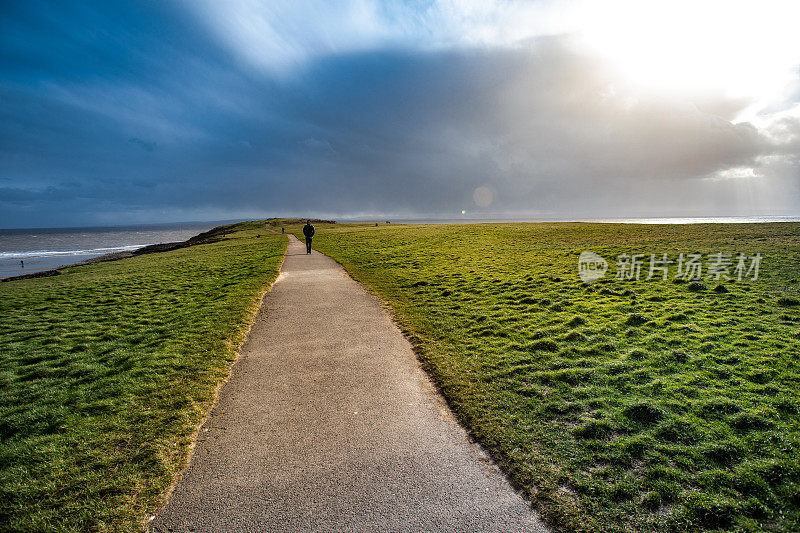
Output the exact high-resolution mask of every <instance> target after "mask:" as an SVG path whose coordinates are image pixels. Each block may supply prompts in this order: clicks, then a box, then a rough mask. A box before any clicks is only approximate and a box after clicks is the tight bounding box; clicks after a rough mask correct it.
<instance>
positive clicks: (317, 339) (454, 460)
mask: <svg viewBox="0 0 800 533" xmlns="http://www.w3.org/2000/svg"><path fill="white" fill-rule="evenodd" d="M289 239H290V242H289V249H288V252H287V257H286V260H285V261H284V263H283V268H282V269H281V273H280V275H279V277H278V279H277V281H276V282H275V284H274V286H273V287H272V290H271V291H270V292H269V293H268V294H267V296H266V297H265V298H264V302H263V305H262V307H261V311H260V312H259V315H258V317H257V319H256V322H255V324H254V325H253V328H252V330H251V331H250V335H249V337H248V340H247V341H246V343H245V344H244V346H243V347H242V352H241V356H240V358H239V360H238V361H237V362H236V364H235V365H234V367H233V373H232V375H231V379H230V381H229V382H228V383H226V384H225V385H224V386H223V387H222V390H221V391H220V395H219V400H218V402H217V404H216V406H215V407H214V409H213V410H212V412H211V415H210V416H209V418H208V420H207V422H206V423H205V425H204V426H203V427H202V428H201V430H200V435H199V439H198V443H197V447H196V448H195V451H194V454H193V457H192V459H191V462H190V465H189V467H188V468H187V470H186V472H185V473H184V475H183V477H182V479H181V480H180V481H179V482H178V484H177V487H176V488H175V491H174V492H173V493H172V495H171V496H170V499H169V502H168V503H167V505H166V507H165V508H164V509H163V510H162V511H161V512H160V513H159V514H158V515H157V516H156V518H155V519H154V520H153V521H152V523H151V526H150V527H151V530H152V531H157V532H164V531H197V532H201V531H214V532H219V531H265V532H266V531H269V532H272V531H353V532H368V531H458V532H468V531H475V532H490V531H497V532H501V531H502V532H512V531H536V532H543V531H546V529H545V527H544V526H543V525H542V523H541V522H540V521H539V519H538V518H537V516H536V514H535V513H534V511H532V509H531V506H530V503H528V502H527V501H526V500H524V499H523V498H522V497H521V496H520V495H519V494H517V493H516V492H515V491H514V489H513V488H512V487H511V486H510V484H509V483H508V481H507V480H506V478H505V477H504V476H503V475H502V473H501V472H500V471H499V470H498V468H497V467H496V466H494V464H493V463H492V462H491V461H490V460H489V459H488V457H487V456H486V454H485V453H484V452H483V451H482V450H481V448H480V447H479V446H477V445H475V444H472V443H471V442H470V440H469V438H468V437H467V434H466V432H465V431H464V430H463V428H461V426H459V425H458V423H457V422H456V420H455V419H454V417H453V415H452V414H451V412H450V411H449V410H448V408H447V406H446V404H445V403H444V401H443V400H442V398H441V396H440V395H439V394H438V392H437V391H436V390H435V388H434V387H433V385H432V384H431V382H430V380H429V379H428V377H427V376H426V374H425V373H424V372H423V371H422V370H421V368H420V366H419V363H418V362H417V359H416V356H415V355H414V353H413V351H412V349H411V346H410V344H409V343H408V341H407V340H406V339H405V337H403V335H402V333H401V332H400V331H399V330H398V328H397V327H396V326H395V324H394V323H393V322H392V320H391V319H390V318H389V316H388V315H387V314H386V312H385V311H384V310H383V308H382V307H381V305H380V304H379V303H378V301H377V300H376V299H375V298H374V297H373V296H371V295H370V294H369V293H367V292H366V291H365V290H364V289H363V288H362V287H361V286H360V285H359V284H358V283H356V282H355V281H353V280H352V279H351V278H350V277H349V276H348V275H347V274H346V273H345V271H344V270H343V269H342V267H341V266H340V265H339V264H337V263H336V262H335V261H333V260H332V259H330V258H329V257H327V256H325V255H322V254H320V253H317V252H316V251H315V252H314V253H312V254H311V255H306V254H305V245H304V244H301V243H300V242H299V241H298V240H297V239H295V238H294V237H289Z"/></svg>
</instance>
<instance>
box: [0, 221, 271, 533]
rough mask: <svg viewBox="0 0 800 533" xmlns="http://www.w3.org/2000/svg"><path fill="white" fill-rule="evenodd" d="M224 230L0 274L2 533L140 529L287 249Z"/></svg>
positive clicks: (259, 227) (246, 227)
mask: <svg viewBox="0 0 800 533" xmlns="http://www.w3.org/2000/svg"><path fill="white" fill-rule="evenodd" d="M225 233H226V234H227V235H226V237H225V238H224V239H223V240H222V241H220V242H216V243H213V244H204V245H199V246H193V247H190V248H184V249H180V250H175V251H172V252H164V253H157V254H152V255H142V256H139V257H134V258H131V259H125V260H122V261H116V262H110V263H100V264H95V265H89V266H82V267H74V268H69V269H66V270H65V272H64V274H62V275H60V276H55V277H49V278H40V279H28V280H19V281H11V282H7V283H0V530H4V531H37V532H38V531H129V530H130V531H139V530H141V529H142V519H143V518H144V516H145V513H148V512H152V511H153V510H154V509H155V507H156V506H157V504H158V503H159V501H160V498H161V496H162V495H163V491H164V490H165V489H166V487H168V486H169V484H170V483H171V481H172V479H173V475H174V473H175V472H176V471H177V470H178V469H179V468H180V467H181V466H182V464H183V463H184V462H185V459H186V456H187V452H188V445H189V442H190V440H191V437H192V435H193V432H194V431H195V429H196V427H197V424H198V423H199V422H200V420H201V419H202V417H203V416H204V414H205V413H206V411H207V409H208V407H209V405H210V402H211V400H212V398H213V395H214V391H215V389H216V387H217V385H218V384H219V383H220V381H221V380H222V379H223V378H224V377H225V376H226V375H227V373H228V370H229V368H230V364H231V362H232V361H233V358H234V356H235V350H236V348H237V347H238V345H239V343H240V342H241V341H242V340H243V336H244V333H245V332H246V331H247V328H248V326H249V323H250V320H251V319H252V316H253V315H254V312H255V311H256V309H257V303H258V301H259V297H260V295H261V294H262V293H263V290H264V289H266V287H267V286H268V285H269V283H270V282H271V281H272V280H273V279H275V277H276V276H277V273H278V268H279V265H280V263H281V261H282V258H283V255H284V251H285V248H286V239H285V238H284V237H281V236H278V235H274V234H272V233H267V232H266V231H265V230H264V226H263V223H245V224H238V225H235V226H232V227H228V228H227V230H226V232H225ZM257 234H261V236H260V237H258V238H257V237H256V235H257Z"/></svg>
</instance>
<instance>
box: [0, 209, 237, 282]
mask: <svg viewBox="0 0 800 533" xmlns="http://www.w3.org/2000/svg"><path fill="white" fill-rule="evenodd" d="M220 224H222V222H197V223H194V222H193V223H184V224H164V225H147V226H116V227H95V228H39V229H0V278H5V277H9V276H19V275H22V274H33V273H35V272H41V271H43V270H51V269H53V268H57V267H59V266H63V265H71V264H73V263H77V262H78V261H83V260H84V259H91V258H92V257H98V256H101V255H105V254H109V253H114V252H123V251H127V250H136V249H137V248H141V247H143V246H147V245H150V244H161V243H166V242H177V241H185V240H186V239H188V238H190V237H194V236H195V235H197V234H198V233H202V232H204V231H208V230H209V229H211V228H213V227H216V226H219V225H220Z"/></svg>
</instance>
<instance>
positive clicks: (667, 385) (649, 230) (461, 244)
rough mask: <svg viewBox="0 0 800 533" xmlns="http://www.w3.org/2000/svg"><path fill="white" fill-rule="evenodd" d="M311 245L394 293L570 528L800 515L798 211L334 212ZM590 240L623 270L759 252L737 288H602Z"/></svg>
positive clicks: (447, 382) (449, 381) (451, 383)
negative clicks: (756, 219) (581, 217)
mask: <svg viewBox="0 0 800 533" xmlns="http://www.w3.org/2000/svg"><path fill="white" fill-rule="evenodd" d="M291 229H292V231H299V227H298V226H295V227H292V228H291ZM314 242H315V246H316V247H317V248H319V249H320V250H321V251H323V252H325V253H327V254H330V255H331V256H333V257H334V258H335V259H336V260H338V261H339V262H341V263H342V264H343V265H344V266H345V268H347V270H348V271H349V272H350V273H351V274H352V275H353V276H354V277H355V278H356V279H358V280H359V281H361V282H363V283H365V284H366V285H367V286H368V287H370V288H371V289H372V290H374V291H375V292H377V293H378V294H379V295H381V296H382V297H383V298H384V299H386V300H387V301H388V302H389V303H390V304H391V305H392V307H393V308H394V309H395V311H396V313H397V316H398V318H399V320H400V322H401V323H402V326H403V328H404V329H405V330H406V331H407V332H408V333H409V335H410V336H412V338H413V339H415V341H414V344H415V346H416V348H417V349H418V350H419V352H420V355H421V357H422V359H423V361H424V363H425V365H426V367H427V368H428V369H429V370H430V372H431V373H432V375H433V376H434V377H435V379H436V380H437V381H438V382H439V384H440V385H441V387H442V390H443V392H444V393H445V394H446V395H447V397H448V398H449V400H450V401H451V403H452V405H453V406H454V408H455V409H456V410H457V411H458V413H459V415H460V416H461V418H462V419H463V420H464V421H465V422H466V423H467V424H468V425H469V427H470V428H471V429H472V431H473V432H474V434H475V435H476V437H477V438H479V439H480V440H481V441H482V442H483V443H484V444H485V445H486V446H488V447H489V448H491V449H492V451H493V453H494V454H495V456H496V457H498V458H499V459H500V460H501V462H503V463H504V465H505V468H506V470H507V471H508V472H509V473H510V475H512V476H513V477H514V479H515V480H516V481H517V482H518V483H520V484H521V485H522V486H524V487H527V488H528V489H529V491H530V493H531V494H532V497H533V498H534V499H535V500H536V503H537V506H538V508H539V509H541V511H542V513H543V514H544V516H545V517H546V518H547V519H548V520H549V521H550V522H551V523H553V524H556V525H557V526H558V527H559V528H560V529H562V530H564V531H604V532H611V531H698V530H720V529H721V530H741V531H787V532H788V531H797V530H800V464H799V463H798V461H799V460H798V457H800V416H799V415H798V409H800V393H799V392H798V391H799V390H800V365H799V363H798V361H799V360H798V354H800V339H799V338H798V334H799V333H798V325H800V314H799V313H800V305H798V304H797V302H798V301H799V300H798V285H797V274H796V272H797V265H798V263H799V262H800V224H794V223H788V224H755V225H746V224H737V225H729V224H726V225H689V226H634V225H610V224H494V225H490V224H485V225H465V226H401V225H394V224H392V225H383V224H382V225H380V226H379V227H375V226H374V225H373V226H367V225H339V224H337V225H336V226H325V225H318V226H317V236H316V237H315V238H314ZM583 250H592V251H594V252H597V253H600V254H601V255H603V256H604V257H606V259H608V260H611V261H610V262H611V263H612V270H613V259H614V258H615V257H616V255H617V254H621V253H628V254H632V253H646V254H649V253H655V254H661V253H668V254H670V256H672V257H675V256H677V254H678V253H680V252H701V253H703V254H709V253H716V252H720V251H721V252H724V253H739V252H742V253H746V254H748V255H753V254H755V253H761V254H762V256H763V262H762V270H761V274H760V278H759V279H758V280H757V281H755V282H752V281H745V282H735V281H727V282H725V284H724V287H725V288H726V289H727V292H724V291H722V290H719V289H717V290H709V288H708V287H709V286H707V285H706V283H709V284H710V287H715V286H717V285H718V284H719V282H718V281H716V280H713V283H712V282H710V281H707V280H702V281H700V282H687V283H684V282H679V283H672V282H671V281H670V280H667V281H662V280H660V279H658V280H650V281H645V280H641V281H638V282H636V281H619V280H615V279H613V277H606V278H604V279H602V280H600V281H598V282H596V283H594V284H592V285H588V286H587V285H586V284H584V283H581V282H580V280H579V279H578V277H577V258H578V255H579V254H580V252H581V251H583ZM612 274H613V272H612ZM694 283H697V284H696V285H695V284H694ZM445 293H446V296H445Z"/></svg>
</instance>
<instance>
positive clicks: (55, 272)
mask: <svg viewBox="0 0 800 533" xmlns="http://www.w3.org/2000/svg"><path fill="white" fill-rule="evenodd" d="M230 230H231V225H230V224H226V225H223V226H217V227H215V228H211V229H210V230H208V231H204V232H202V233H198V234H197V235H195V236H194V237H189V238H188V239H186V240H185V241H176V242H167V243H160V244H149V245H146V246H142V247H141V248H136V249H135V250H127V251H123V252H112V253H109V254H103V255H98V256H97V257H91V258H89V259H84V260H82V261H78V262H76V263H70V264H66V265H60V266H57V267H55V268H51V269H48V270H41V271H39V272H31V273H30V274H21V275H19V276H8V277H4V278H0V283H5V282H7V281H17V280H21V279H33V278H48V277H51V276H59V275H61V270H62V269H64V268H70V267H76V266H84V265H93V264H96V263H105V262H108V261H119V260H120V259H127V258H129V257H136V256H138V255H146V254H154V253H160V252H169V251H171V250H178V249H180V248H187V247H189V246H196V245H198V244H211V243H214V242H219V241H221V240H222V239H223V238H224V237H225V234H227V233H229V232H230Z"/></svg>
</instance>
